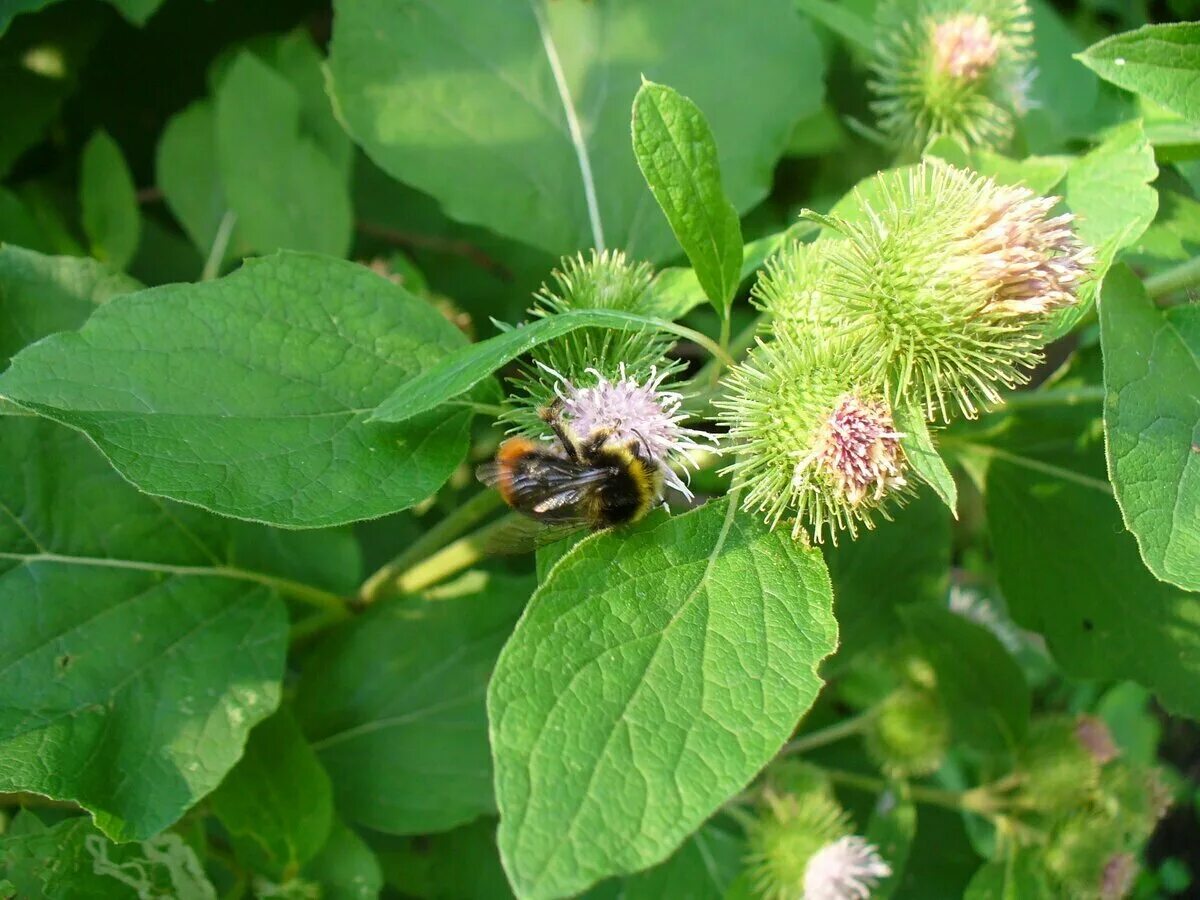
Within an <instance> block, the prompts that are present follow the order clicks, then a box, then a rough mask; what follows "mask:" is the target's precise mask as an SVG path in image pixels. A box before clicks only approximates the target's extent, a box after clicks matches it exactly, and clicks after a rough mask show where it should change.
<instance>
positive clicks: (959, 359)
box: [816, 163, 1043, 420]
mask: <svg viewBox="0 0 1200 900" xmlns="http://www.w3.org/2000/svg"><path fill="white" fill-rule="evenodd" d="M871 188H872V189H871V190H869V191H868V190H863V191H862V193H861V194H860V202H861V204H862V207H863V213H864V214H863V215H862V216H860V217H858V218H856V219H854V220H849V219H843V218H832V219H830V221H831V222H832V223H833V224H834V225H835V226H836V227H837V228H838V229H839V230H840V231H841V233H842V234H843V236H844V237H843V239H842V240H836V241H832V242H830V243H829V244H828V246H827V248H826V250H825V256H826V260H825V266H824V272H825V275H824V277H823V278H822V279H821V282H820V284H821V290H820V291H817V292H816V293H817V295H819V296H822V297H826V296H828V297H834V298H837V301H838V302H837V303H836V304H835V303H829V302H826V303H825V304H824V305H825V307H826V308H829V309H830V310H831V311H832V314H833V315H834V316H835V317H836V318H835V327H838V328H839V330H842V331H844V332H845V333H847V334H848V337H849V340H850V341H851V342H852V343H853V344H854V347H855V352H856V354H860V355H862V356H864V357H865V358H867V359H868V360H871V361H872V371H871V373H870V378H871V380H872V381H874V382H877V383H879V384H881V385H882V386H883V390H884V394H885V396H886V397H887V398H888V399H889V401H890V402H891V403H892V404H893V405H899V404H900V403H902V402H915V403H917V404H919V405H920V407H921V408H922V409H924V410H925V414H926V416H927V417H928V418H930V419H942V420H948V419H949V418H950V415H951V410H952V409H953V408H955V407H957V409H958V410H959V411H961V412H962V413H963V414H964V415H966V416H968V417H973V416H975V415H976V414H977V413H978V411H979V409H980V408H981V407H982V406H984V405H986V404H988V403H994V402H997V401H998V400H999V399H1000V389H1001V388H1009V389H1011V388H1014V387H1017V386H1018V385H1021V384H1023V383H1025V382H1026V381H1027V380H1028V374H1027V372H1028V370H1029V369H1031V368H1032V367H1033V366H1034V365H1035V364H1036V363H1037V361H1038V360H1039V359H1040V355H1039V353H1038V350H1039V348H1040V346H1041V343H1042V327H1041V326H1042V321H1043V320H1042V319H1041V318H1040V317H1038V316H1035V315H1012V314H1008V313H1005V312H1002V311H1000V310H999V309H996V308H995V307H993V306H992V305H990V301H992V299H993V298H994V297H995V295H996V291H997V285H996V282H995V276H994V270H993V268H992V267H991V260H990V259H989V258H988V256H986V255H984V254H983V253H980V252H977V251H976V248H975V246H974V245H975V243H976V241H977V239H978V232H977V229H978V228H979V224H978V223H980V222H983V221H986V217H987V215H988V210H989V209H990V208H991V207H992V206H993V205H994V204H996V203H998V202H1000V200H1001V199H1003V192H1002V190H1001V189H1000V188H999V187H998V186H997V185H995V183H993V182H991V181H990V180H989V179H986V178H983V177H981V176H978V175H974V174H972V173H969V172H965V171H963V170H959V169H955V168H953V167H951V166H946V165H942V164H937V163H922V164H920V165H918V166H915V167H912V168H909V169H900V170H895V171H891V172H884V173H881V174H880V175H879V176H878V177H877V179H876V180H875V182H873V184H872V185H871ZM868 193H869V194H870V195H871V196H872V199H871V200H869V201H868V200H867V199H865V197H866V196H867V194H868ZM1000 277H1003V276H1002V275H1001V276H1000Z"/></svg>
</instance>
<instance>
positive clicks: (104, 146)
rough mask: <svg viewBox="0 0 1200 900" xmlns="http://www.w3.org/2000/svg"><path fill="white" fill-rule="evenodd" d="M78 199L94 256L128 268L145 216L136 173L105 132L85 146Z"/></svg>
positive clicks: (94, 137)
mask: <svg viewBox="0 0 1200 900" xmlns="http://www.w3.org/2000/svg"><path fill="white" fill-rule="evenodd" d="M79 202H80V205H81V207H82V208H83V230H84V231H85V232H87V236H88V239H89V240H90V241H91V244H92V255H93V256H95V257H96V258H97V259H99V260H100V261H101V262H106V263H108V264H109V265H111V266H112V267H113V268H116V269H124V268H126V267H127V266H128V265H129V261H130V260H132V259H133V254H134V253H136V252H137V245H138V236H139V235H140V233H141V228H142V218H141V214H140V213H139V212H138V205H137V193H136V191H135V190H134V187H133V175H131V174H130V172H129V166H127V165H126V164H125V157H123V156H122V155H121V148H120V147H118V146H117V142H116V141H114V140H113V139H112V138H111V137H109V136H108V134H107V133H106V132H104V131H97V132H96V133H95V134H94V135H92V139H91V140H90V141H88V142H87V146H85V147H84V148H83V163H82V170H81V172H80V176H79Z"/></svg>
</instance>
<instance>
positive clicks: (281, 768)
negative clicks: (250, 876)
mask: <svg viewBox="0 0 1200 900" xmlns="http://www.w3.org/2000/svg"><path fill="white" fill-rule="evenodd" d="M208 803H209V806H210V808H211V809H212V811H213V813H214V814H215V815H216V817H217V818H218V819H220V820H221V824H222V825H223V826H224V827H225V830H226V831H228V832H229V835H230V838H231V839H232V841H233V845H234V848H235V849H236V850H237V854H238V857H239V858H240V859H241V860H242V861H243V862H245V863H246V864H247V865H249V866H250V867H251V868H252V869H253V870H254V871H256V872H261V873H263V874H266V875H268V876H270V877H271V878H274V879H282V880H286V879H288V878H291V877H293V876H294V875H295V874H296V872H297V871H298V870H299V868H300V866H302V865H304V864H305V863H307V862H308V861H309V860H310V859H312V858H313V857H315V856H316V855H317V853H318V852H319V851H320V850H321V848H322V847H323V846H324V845H325V841H326V840H327V839H328V838H329V833H330V829H331V828H332V827H333V791H332V788H331V787H330V784H329V776H328V775H326V774H325V770H324V769H322V768H321V764H320V762H318V761H317V755H316V754H315V753H314V752H313V749H312V747H310V746H309V745H308V742H307V741H306V740H305V739H304V735H303V734H301V733H300V729H299V727H298V726H297V725H296V721H295V719H293V718H292V713H291V711H290V710H289V709H288V708H287V707H284V708H282V709H280V710H279V711H278V712H277V713H275V715H273V716H271V718H269V719H267V720H266V721H265V722H262V723H261V724H260V725H259V726H258V727H257V728H255V729H254V731H253V732H251V734H250V740H249V741H247V742H246V752H245V754H244V755H243V756H242V758H241V759H240V760H239V761H238V764H237V765H236V766H234V767H233V770H232V771H230V773H229V774H228V775H226V776H225V780H224V781H222V782H221V786H220V787H219V788H217V789H216V790H215V791H213V793H212V794H211V795H210V796H209V798H208Z"/></svg>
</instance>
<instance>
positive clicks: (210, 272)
mask: <svg viewBox="0 0 1200 900" xmlns="http://www.w3.org/2000/svg"><path fill="white" fill-rule="evenodd" d="M236 224H237V213H235V212H234V211H233V210H232V209H229V210H226V211H225V215H223V216H222V217H221V224H220V225H218V226H217V233H216V235H215V236H214V237H213V242H212V247H210V248H209V251H208V259H206V260H205V261H204V268H203V269H202V270H201V271H200V280H201V281H212V280H213V279H214V278H216V277H217V276H218V275H220V274H221V263H223V262H224V261H225V251H226V250H228V249H229V240H230V238H232V237H233V227H234V226H235V225H236Z"/></svg>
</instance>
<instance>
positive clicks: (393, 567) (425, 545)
mask: <svg viewBox="0 0 1200 900" xmlns="http://www.w3.org/2000/svg"><path fill="white" fill-rule="evenodd" d="M503 504H504V501H503V500H502V499H501V498H500V494H499V493H498V492H497V491H493V490H485V491H480V492H479V493H478V494H476V495H475V496H474V497H472V498H471V499H470V500H468V501H467V502H466V503H464V504H463V505H462V506H460V507H458V509H456V510H454V511H453V512H451V513H450V514H449V515H448V516H446V517H445V518H444V519H442V520H441V521H440V522H438V523H437V524H436V525H434V526H433V527H432V528H430V529H429V530H428V531H426V532H425V533H424V534H423V535H421V537H419V538H417V539H416V540H415V541H413V542H412V543H411V544H409V545H408V547H407V548H405V549H404V550H403V551H402V552H401V553H399V554H398V555H397V556H396V557H395V559H393V560H392V561H391V562H389V563H387V564H386V565H384V566H382V567H380V568H379V569H378V570H377V571H376V572H375V573H374V574H372V575H371V576H370V577H369V578H368V579H367V580H366V581H364V582H363V584H362V587H361V588H359V591H358V602H359V604H360V605H362V606H369V605H370V604H372V603H374V602H375V601H377V600H379V599H380V598H381V597H385V596H389V595H391V594H396V593H401V592H402V591H401V589H400V585H399V578H400V576H401V575H404V574H405V573H406V572H407V571H408V570H409V569H411V568H413V567H414V566H415V565H416V564H417V563H419V562H420V561H421V560H423V559H425V558H426V557H428V556H429V555H430V554H432V553H434V552H435V551H437V550H440V549H442V548H443V547H445V546H446V544H448V543H449V542H450V541H452V540H454V539H455V538H456V537H458V536H459V535H461V534H463V533H465V532H466V531H467V530H468V529H470V528H472V527H473V526H474V525H476V524H478V523H479V522H481V521H482V520H483V519H485V518H486V517H487V516H488V515H490V514H491V513H492V512H493V511H494V510H496V509H499V508H500V507H501V506H502V505H503Z"/></svg>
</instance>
